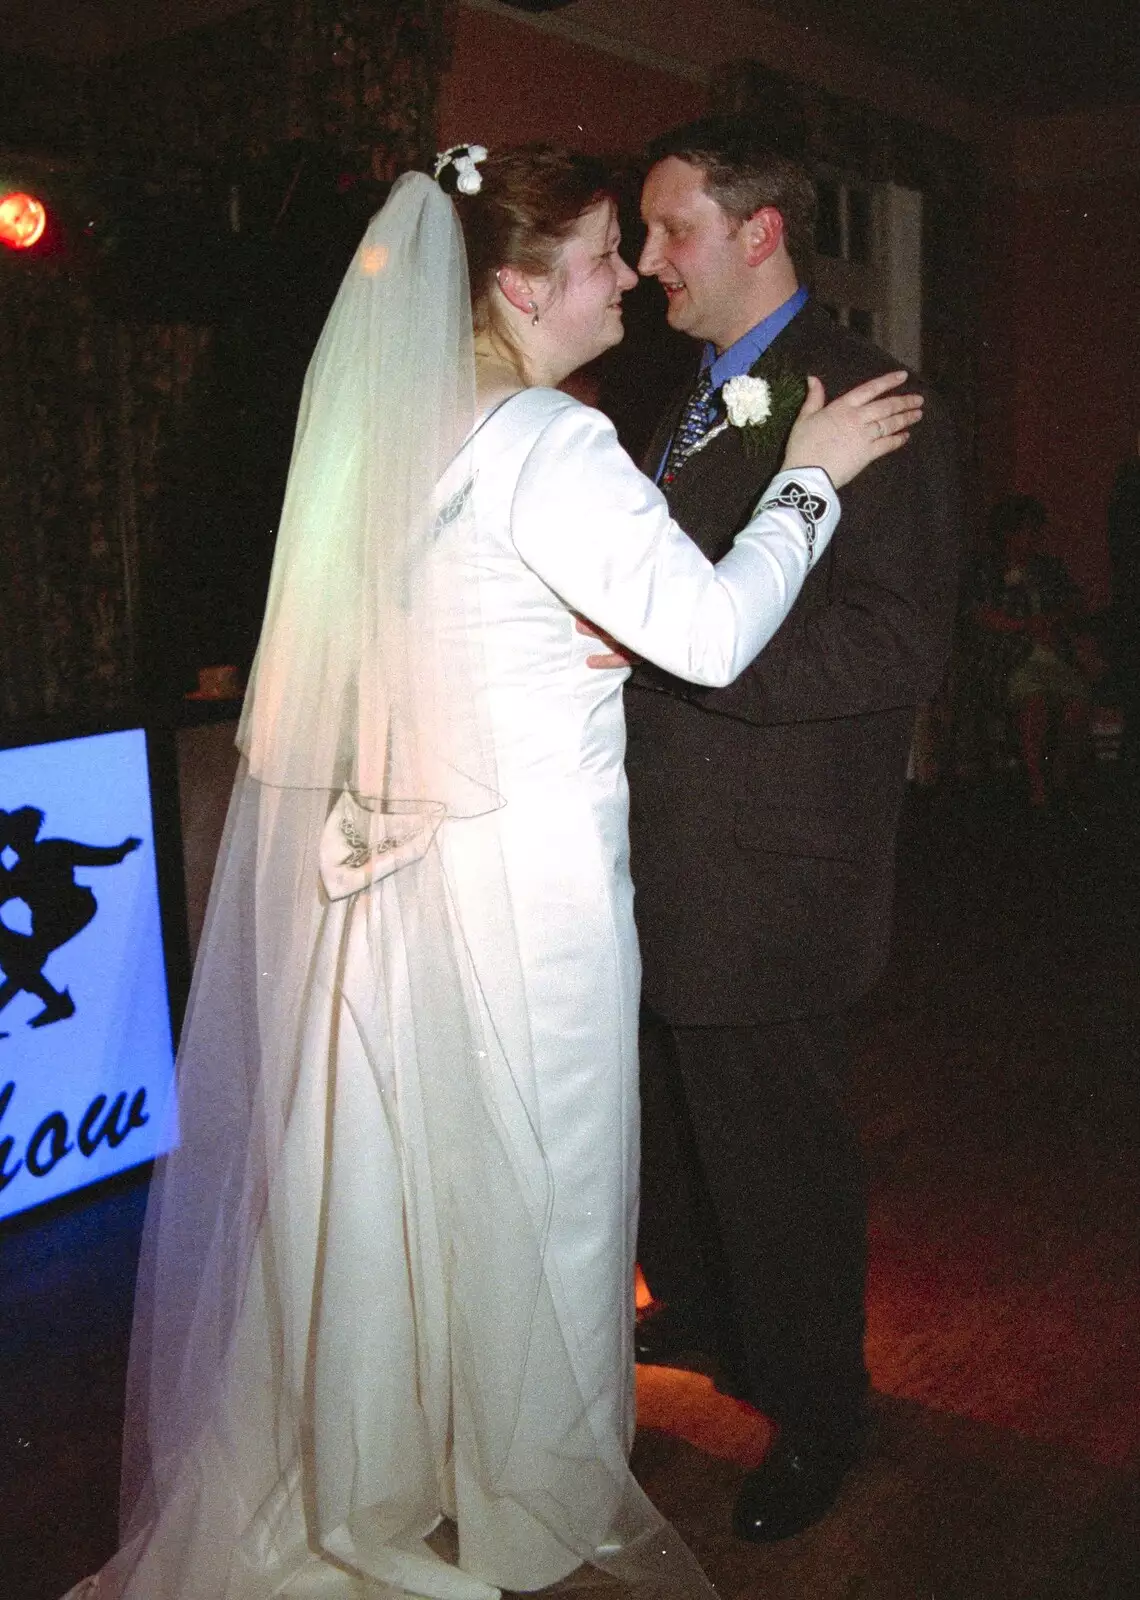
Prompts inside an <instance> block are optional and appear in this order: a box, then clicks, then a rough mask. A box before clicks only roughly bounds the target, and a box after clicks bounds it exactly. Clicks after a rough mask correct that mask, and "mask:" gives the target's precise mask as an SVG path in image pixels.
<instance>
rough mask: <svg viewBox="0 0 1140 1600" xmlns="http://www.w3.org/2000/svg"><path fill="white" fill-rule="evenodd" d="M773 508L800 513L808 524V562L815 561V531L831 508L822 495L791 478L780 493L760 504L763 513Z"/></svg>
mask: <svg viewBox="0 0 1140 1600" xmlns="http://www.w3.org/2000/svg"><path fill="white" fill-rule="evenodd" d="M773 506H790V507H791V508H792V510H793V511H798V512H799V514H800V516H801V517H802V518H803V519H804V521H805V522H806V523H807V547H808V561H809V562H811V561H814V560H815V530H816V528H817V527H818V526H819V524H820V523H821V522H822V521H823V519H824V518H825V517H826V516H827V513H828V511H829V510H830V506H829V504H828V502H827V501H826V500H825V499H824V497H823V496H822V495H821V494H813V493H812V492H811V490H810V489H809V488H807V487H806V486H805V485H804V484H802V483H797V482H796V480H795V478H789V479H788V481H787V483H785V484H783V485H782V486H781V488H780V490H779V493H777V494H774V495H771V496H770V497H767V498H765V499H764V500H762V501H761V502H760V509H761V511H768V510H770V509H771V508H772V507H773Z"/></svg>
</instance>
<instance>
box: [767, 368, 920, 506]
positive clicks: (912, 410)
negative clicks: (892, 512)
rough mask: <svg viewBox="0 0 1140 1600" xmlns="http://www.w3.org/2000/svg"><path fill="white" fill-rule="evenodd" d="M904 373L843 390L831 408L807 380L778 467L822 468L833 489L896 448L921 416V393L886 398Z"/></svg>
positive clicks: (812, 380)
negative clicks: (805, 393) (797, 414)
mask: <svg viewBox="0 0 1140 1600" xmlns="http://www.w3.org/2000/svg"><path fill="white" fill-rule="evenodd" d="M907 377H908V374H907V373H905V372H901V371H900V372H887V373H884V374H883V376H882V377H879V378H871V379H870V380H869V382H867V383H861V384H858V385H857V386H856V387H855V388H854V389H848V391H847V393H846V394H841V395H840V396H839V398H838V399H837V400H833V401H832V402H831V403H830V405H828V404H827V403H826V396H825V394H824V392H823V384H822V383H820V381H819V379H818V378H809V379H808V381H807V382H808V392H807V398H806V400H805V401H804V403H803V405H802V407H801V408H800V414H799V416H798V417H797V418H796V420H795V422H794V423H793V425H792V431H791V433H790V434H789V435H788V445H787V449H786V450H785V451H784V461H783V466H784V468H785V469H788V468H793V467H822V468H823V470H824V472H826V473H827V475H828V477H829V478H830V479H831V481H832V483H833V484H834V485H835V487H836V488H837V489H838V488H840V487H841V486H842V485H843V484H845V483H850V482H851V479H852V478H854V477H856V476H857V475H858V474H859V473H860V472H862V470H863V468H864V467H866V466H869V465H870V463H871V462H872V461H877V460H878V458H879V457H880V456H885V455H889V454H890V453H891V451H892V450H898V449H900V448H901V447H902V446H903V445H904V444H905V443H906V442H907V440H908V439H909V438H910V429H911V428H912V427H913V426H914V424H915V423H916V422H919V421H920V420H921V418H922V396H921V395H920V394H891V393H890V391H891V390H892V389H897V388H898V386H899V384H900V383H903V382H905V380H906V378H907Z"/></svg>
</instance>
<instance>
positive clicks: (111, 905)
mask: <svg viewBox="0 0 1140 1600" xmlns="http://www.w3.org/2000/svg"><path fill="white" fill-rule="evenodd" d="M173 1081H174V1050H173V1044H172V1039H171V1027H170V1008H169V1002H168V995H167V982H166V969H165V963H164V959H163V943H162V924H161V918H160V913H159V899H158V882H157V875H156V865H155V848H154V822H153V818H152V814H151V798H150V780H149V773H148V766H147V746H146V734H145V733H144V732H143V730H142V729H140V728H132V729H129V730H127V731H125V732H120V733H105V734H96V735H94V736H92V737H90V738H83V739H65V740H58V741H56V742H55V743H52V744H37V745H25V746H21V747H20V748H19V749H8V750H0V1218H3V1217H6V1216H11V1215H12V1214H13V1213H14V1212H17V1211H23V1210H26V1209H27V1208H28V1207H29V1206H35V1205H40V1204H42V1202H43V1201H45V1200H51V1199H54V1198H56V1197H57V1196H59V1195H62V1194H66V1193H68V1192H69V1191H70V1190H72V1189H78V1188H80V1187H82V1186H84V1185H86V1184H89V1183H94V1182H95V1181H96V1180H97V1179H100V1178H106V1177H109V1176H110V1175H111V1174H112V1173H116V1172H122V1171H124V1170H125V1169H127V1168H128V1167H133V1166H137V1165H138V1163H139V1162H142V1161H147V1160H149V1159H150V1158H151V1157H152V1156H155V1155H157V1154H159V1153H160V1151H161V1150H164V1149H169V1147H170V1145H171V1144H172V1143H173V1118H172V1112H171V1105H170V1103H171V1100H172V1095H171V1090H172V1087H173Z"/></svg>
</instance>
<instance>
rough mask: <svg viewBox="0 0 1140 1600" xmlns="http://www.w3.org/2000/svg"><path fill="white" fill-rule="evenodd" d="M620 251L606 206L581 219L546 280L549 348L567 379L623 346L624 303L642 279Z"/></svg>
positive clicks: (613, 216)
mask: <svg viewBox="0 0 1140 1600" xmlns="http://www.w3.org/2000/svg"><path fill="white" fill-rule="evenodd" d="M620 246H621V229H620V228H619V227H618V220H617V211H616V208H615V207H614V204H613V202H612V201H611V200H604V201H602V203H601V204H600V205H596V206H594V207H593V208H592V209H591V210H589V211H586V212H584V213H583V214H582V216H581V217H579V219H578V221H577V222H576V223H575V225H574V230H573V232H572V233H570V234H569V235H568V236H567V238H566V239H565V241H564V242H563V245H562V249H561V251H560V252H559V256H558V263H557V266H556V268H555V271H554V272H553V273H552V274H551V275H550V277H549V278H548V279H547V280H546V287H547V294H546V295H545V296H544V297H543V301H542V302H541V303H540V319H541V322H542V323H543V324H545V328H544V343H546V344H547V346H548V348H550V349H551V350H552V351H555V352H556V353H557V355H558V356H559V357H560V358H561V360H560V364H561V365H563V366H564V367H565V371H566V372H567V373H569V372H573V371H574V370H575V368H577V367H581V366H584V365H585V363H586V362H587V361H592V360H593V359H594V357H595V356H599V355H601V353H602V351H603V350H608V349H609V348H610V346H611V345H615V344H620V343H621V339H622V335H623V333H624V332H625V330H624V328H623V327H622V320H621V297H622V295H623V294H624V293H625V291H626V290H627V289H632V288H633V286H634V284H635V283H636V282H637V273H636V272H634V271H633V269H632V268H631V267H628V266H627V265H626V263H625V262H624V261H623V260H622V258H621V256H620V254H619V253H618V252H619V249H620Z"/></svg>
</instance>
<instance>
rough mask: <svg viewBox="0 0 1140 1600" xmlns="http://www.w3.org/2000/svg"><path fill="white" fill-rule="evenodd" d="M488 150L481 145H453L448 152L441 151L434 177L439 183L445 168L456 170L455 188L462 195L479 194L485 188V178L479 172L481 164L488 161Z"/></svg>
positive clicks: (434, 169)
mask: <svg viewBox="0 0 1140 1600" xmlns="http://www.w3.org/2000/svg"><path fill="white" fill-rule="evenodd" d="M486 159H487V148H486V146H485V145H481V144H453V145H452V146H451V148H450V149H448V150H441V151H440V153H439V155H437V156H436V158H435V166H434V167H433V169H432V177H433V178H435V180H436V181H437V182H438V181H439V175H440V173H441V172H442V171H443V170H444V168H445V167H454V168H455V173H456V177H455V187H456V188H457V189H458V191H459V193H460V194H478V193H479V190H480V189H481V188H482V187H483V177H482V174H481V173H480V171H479V162H480V161H486Z"/></svg>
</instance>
